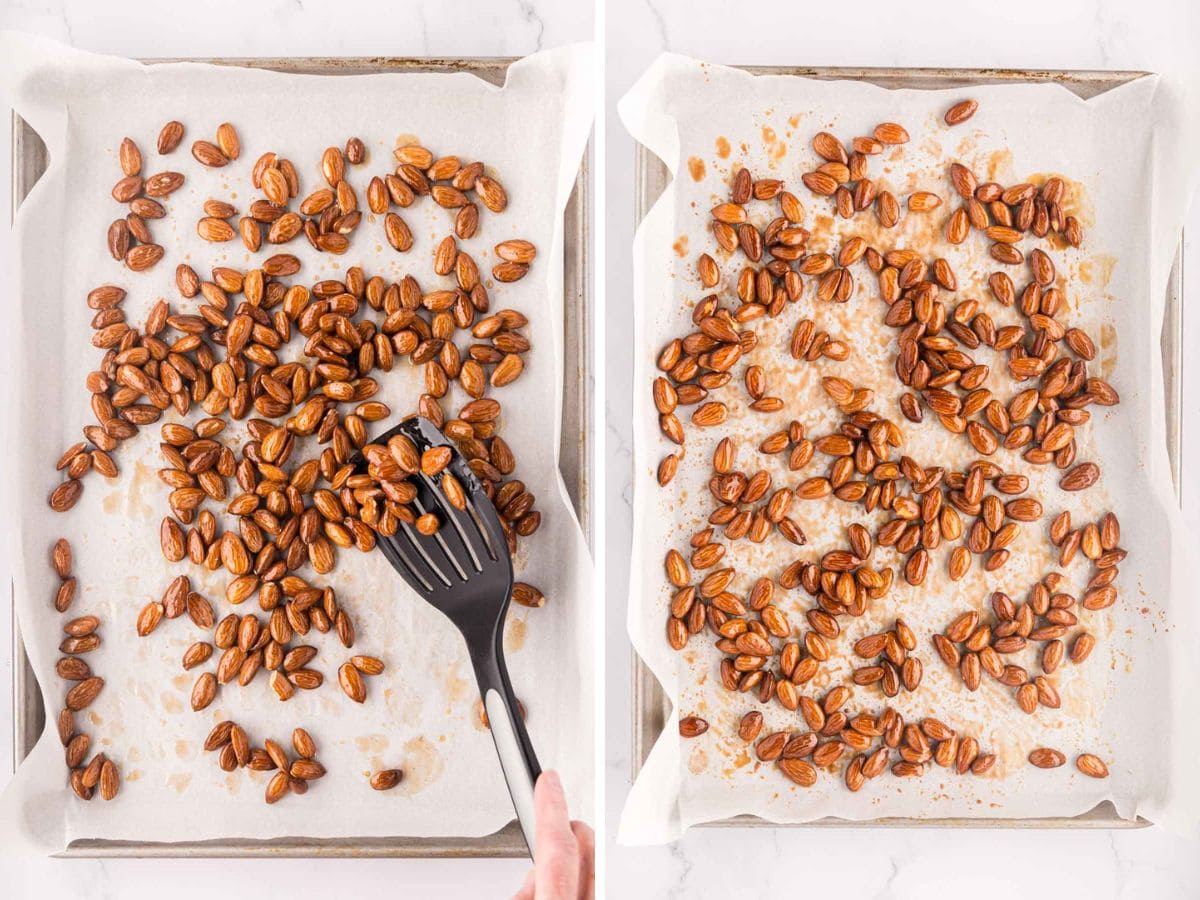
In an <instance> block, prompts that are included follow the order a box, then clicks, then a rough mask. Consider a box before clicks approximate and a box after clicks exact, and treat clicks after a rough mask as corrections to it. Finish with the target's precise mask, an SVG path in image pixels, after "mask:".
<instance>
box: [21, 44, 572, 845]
mask: <svg viewBox="0 0 1200 900" xmlns="http://www.w3.org/2000/svg"><path fill="white" fill-rule="evenodd" d="M515 61H516V58H515V57H513V58H500V57H496V58H483V57H472V58H463V59H396V58H390V57H353V58H347V57H319V58H314V57H306V58H295V59H290V58H247V59H235V58H220V59H190V60H181V59H147V60H145V62H151V63H154V62H203V63H212V64H215V65H228V66H246V67H251V68H259V69H273V70H276V71H279V72H291V73H298V74H307V75H368V74H375V73H381V72H387V73H402V74H403V73H409V74H415V73H422V72H441V73H449V72H467V73H470V74H472V75H476V76H478V77H479V78H482V79H484V80H485V81H489V82H491V83H492V84H503V83H504V78H505V74H506V73H507V71H508V67H509V65H511V64H512V63H513V62H515ZM12 134H13V136H12V160H13V173H12V214H13V215H14V216H15V215H16V212H17V209H18V208H19V207H20V205H21V202H22V201H23V200H24V199H25V197H26V195H28V193H29V191H30V190H31V189H32V188H33V186H34V184H35V183H36V182H37V180H38V178H40V177H41V175H42V173H43V172H45V171H46V165H47V162H48V158H47V155H46V147H45V145H44V144H43V143H42V140H41V138H40V137H38V135H37V133H36V132H35V131H34V130H33V129H32V128H30V127H29V125H28V124H27V123H26V122H25V121H24V120H23V119H21V117H20V116H18V115H16V114H15V113H14V114H13V129H12ZM590 160H591V143H590V142H589V144H588V148H587V150H586V151H585V154H584V158H583V160H582V162H581V164H580V167H579V172H578V174H577V175H576V179H575V186H574V189H573V190H572V192H571V196H570V198H569V199H568V201H567V208H566V210H565V212H564V213H563V228H564V240H563V406H562V430H561V434H560V438H559V469H560V470H561V472H562V476H563V480H564V481H565V482H566V487H567V493H568V494H569V495H570V498H571V504H572V506H573V507H574V508H575V513H576V515H577V516H578V517H579V522H580V525H581V526H582V527H583V530H584V535H585V536H586V538H587V542H588V547H589V548H591V547H592V540H593V532H594V523H593V522H592V519H591V501H590V490H591V472H592V468H593V460H592V421H593V416H592V381H591V371H592V365H591V364H592V345H591V339H592V291H591V273H590V271H589V268H588V267H589V249H588V248H589V242H590V237H589V236H590V233H591V223H590V216H591V199H590V185H589V183H588V182H589V164H590ZM12 616H13V716H14V722H13V766H14V768H15V767H16V766H18V765H20V763H21V761H22V760H23V759H25V757H26V756H28V755H29V752H30V751H31V750H32V749H33V746H34V744H36V743H37V740H38V738H39V737H40V736H41V734H42V731H43V729H44V727H45V722H46V714H45V710H44V709H43V706H42V698H41V693H40V692H39V690H38V684H37V680H36V678H35V677H34V674H33V669H32V668H30V666H29V660H28V658H27V657H26V655H25V647H24V644H23V643H22V642H21V635H20V631H19V629H18V627H17V621H16V613H15V604H14V611H13V612H12ZM527 853H528V851H527V850H526V848H525V841H524V839H523V838H522V836H521V832H520V829H519V828H518V827H517V824H516V822H515V821H513V822H510V823H509V824H508V825H506V826H505V827H504V828H502V829H500V830H499V831H497V832H495V833H493V834H489V835H486V836H484V837H480V838H467V837H444V838H441V837H434V838H414V837H389V838H330V839H320V840H318V839H311V838H277V839H274V840H266V841H254V840H233V839H230V840H215V841H194V842H178V843H152V842H134V841H100V840H80V841H73V842H72V843H71V844H70V846H69V847H68V848H67V849H66V850H64V851H63V852H62V853H60V854H58V855H59V856H67V857H98V856H131V857H149V856H188V857H232V856H264V857H296V856H327V857H335V856H354V857H374V856H397V857H399V856H408V857H521V856H526V855H527Z"/></svg>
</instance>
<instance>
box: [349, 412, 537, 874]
mask: <svg viewBox="0 0 1200 900" xmlns="http://www.w3.org/2000/svg"><path fill="white" fill-rule="evenodd" d="M396 435H405V436H406V437H408V438H409V439H410V440H411V441H412V442H413V443H414V444H415V445H416V447H417V451H418V452H419V453H423V452H424V451H425V450H427V449H429V448H432V447H446V448H449V450H450V462H449V464H448V465H447V466H446V468H445V470H443V471H449V472H451V473H452V474H453V475H454V477H455V478H457V479H458V482H459V484H460V485H462V488H463V493H464V494H465V496H466V508H465V509H457V508H456V507H455V506H454V505H452V504H451V503H450V502H449V500H448V499H447V496H446V494H445V492H444V491H443V489H442V487H441V485H440V483H439V482H440V477H441V475H440V473H439V475H438V476H437V477H436V478H434V477H430V476H428V475H424V474H421V473H417V474H415V475H411V476H410V477H409V480H410V481H411V482H412V483H413V485H414V486H415V487H416V489H417V496H416V499H415V500H414V501H413V502H412V506H413V508H414V509H415V510H416V511H417V513H418V515H423V514H426V513H432V514H434V515H436V516H437V519H438V523H439V527H438V530H437V531H436V532H435V533H434V534H431V535H426V534H421V533H420V532H419V531H418V530H417V528H416V527H414V526H413V525H409V524H407V523H405V522H401V523H400V525H399V527H398V528H397V530H396V533H395V534H394V535H392V536H390V537H389V536H385V535H383V534H378V535H377V542H376V545H377V546H378V547H379V549H381V550H382V551H383V554H384V556H386V557H387V559H388V562H390V563H391V564H392V567H393V568H394V569H395V570H396V571H397V572H399V573H400V575H401V577H403V578H404V580H405V581H406V582H407V583H408V585H409V587H411V588H412V589H413V590H414V591H416V592H417V593H418V594H420V595H421V596H422V597H424V598H425V600H427V601H428V602H429V603H430V604H432V605H433V606H434V607H435V608H436V609H438V610H440V611H441V612H442V613H444V614H445V615H446V616H447V617H448V618H449V619H450V621H451V622H453V623H454V624H455V625H456V626H457V627H458V630H459V631H460V632H462V636H463V637H464V638H465V639H466V642H467V650H468V651H469V653H470V656H471V663H472V665H473V666H474V668H475V679H476V681H478V683H479V694H480V696H481V697H482V698H483V706H484V709H485V710H486V711H487V717H488V723H489V725H490V726H491V732H492V739H493V740H494V741H495V742H496V753H497V755H498V756H499V757H500V767H501V768H502V769H503V770H504V780H505V781H506V782H507V784H508V792H509V794H510V795H511V796H512V801H513V807H514V808H515V809H516V813H517V821H518V822H519V823H520V825H521V831H522V832H523V833H524V835H525V843H526V844H527V845H528V847H529V855H530V856H531V857H532V856H533V854H534V820H533V785H534V782H536V781H537V779H538V776H539V775H541V773H542V768H541V766H540V765H539V764H538V760H537V756H536V755H535V754H534V752H533V745H532V744H531V743H530V741H529V735H528V734H527V733H526V731H525V723H524V722H523V721H522V720H521V714H520V712H519V710H518V707H517V698H516V697H515V696H514V695H513V690H512V684H511V683H510V682H509V680H508V670H507V669H506V668H505V665H504V649H503V646H502V644H501V641H502V638H503V633H504V616H505V613H506V612H507V611H508V604H509V600H510V599H511V597H512V589H513V571H512V559H511V557H510V556H509V552H508V544H507V542H506V540H505V537H504V531H503V529H502V528H501V526H500V519H499V516H498V515H497V513H496V508H495V507H494V506H493V505H492V501H491V500H489V499H488V496H487V494H485V493H484V492H483V488H482V487H481V486H480V483H479V479H478V478H477V477H476V476H475V474H474V473H473V472H472V471H471V469H470V467H469V466H468V465H467V462H466V460H465V459H464V458H463V457H462V455H461V454H460V453H459V452H458V449H457V448H456V447H455V446H454V444H453V442H451V441H450V440H449V439H448V438H447V437H446V436H445V435H444V434H442V432H441V431H440V430H439V429H438V428H437V426H435V425H434V424H433V423H432V422H430V421H429V420H428V419H424V418H420V417H416V416H414V417H412V418H410V419H405V420H404V421H403V422H401V423H400V424H399V425H397V426H396V427H395V428H393V429H391V430H390V431H388V432H386V433H384V434H382V435H380V436H379V437H377V438H376V439H375V441H374V442H373V443H376V444H383V445H386V444H387V442H388V441H389V440H390V439H391V438H393V437H395V436H396ZM354 464H355V467H356V468H357V469H359V470H361V471H366V469H367V461H366V460H365V459H363V458H362V457H361V455H360V456H359V457H356V458H355V460H354Z"/></svg>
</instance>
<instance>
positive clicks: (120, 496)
mask: <svg viewBox="0 0 1200 900" xmlns="http://www.w3.org/2000/svg"><path fill="white" fill-rule="evenodd" d="M108 481H109V482H110V483H111V482H113V481H114V480H113V479H108ZM157 482H158V476H157V475H156V474H155V472H154V470H153V469H151V468H150V467H149V466H147V465H146V464H145V463H143V462H142V461H140V460H134V463H133V476H132V477H131V478H130V479H129V485H128V487H126V488H125V489H124V490H115V491H113V492H112V493H111V494H109V495H108V496H106V497H105V498H104V500H103V501H102V502H101V505H102V506H103V507H104V511H105V512H106V513H109V514H123V515H124V516H125V517H126V518H137V519H150V518H152V517H153V515H154V508H153V507H152V506H151V505H150V504H149V503H148V502H146V490H147V488H151V489H153V486H154V485H155V484H156V483H157Z"/></svg>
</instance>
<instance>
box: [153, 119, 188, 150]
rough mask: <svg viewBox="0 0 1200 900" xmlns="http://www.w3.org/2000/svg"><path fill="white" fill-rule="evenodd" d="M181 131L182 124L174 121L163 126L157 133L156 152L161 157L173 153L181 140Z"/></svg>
mask: <svg viewBox="0 0 1200 900" xmlns="http://www.w3.org/2000/svg"><path fill="white" fill-rule="evenodd" d="M183 131H184V129H183V123H182V122H179V121H176V120H174V119H172V120H171V121H170V122H168V123H167V124H166V125H164V126H163V127H162V131H160V132H159V133H158V152H159V153H160V154H163V155H165V154H167V153H173V152H174V151H175V148H176V147H178V146H179V143H180V141H182V140H183Z"/></svg>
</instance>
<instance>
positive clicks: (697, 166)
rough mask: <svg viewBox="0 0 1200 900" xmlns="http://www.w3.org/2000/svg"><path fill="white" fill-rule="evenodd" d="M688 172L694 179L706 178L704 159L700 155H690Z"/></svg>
mask: <svg viewBox="0 0 1200 900" xmlns="http://www.w3.org/2000/svg"><path fill="white" fill-rule="evenodd" d="M687 166H688V174H689V175H691V176H692V181H700V180H702V179H703V178H704V160H702V159H701V158H700V157H698V156H689V157H688V163H687Z"/></svg>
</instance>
